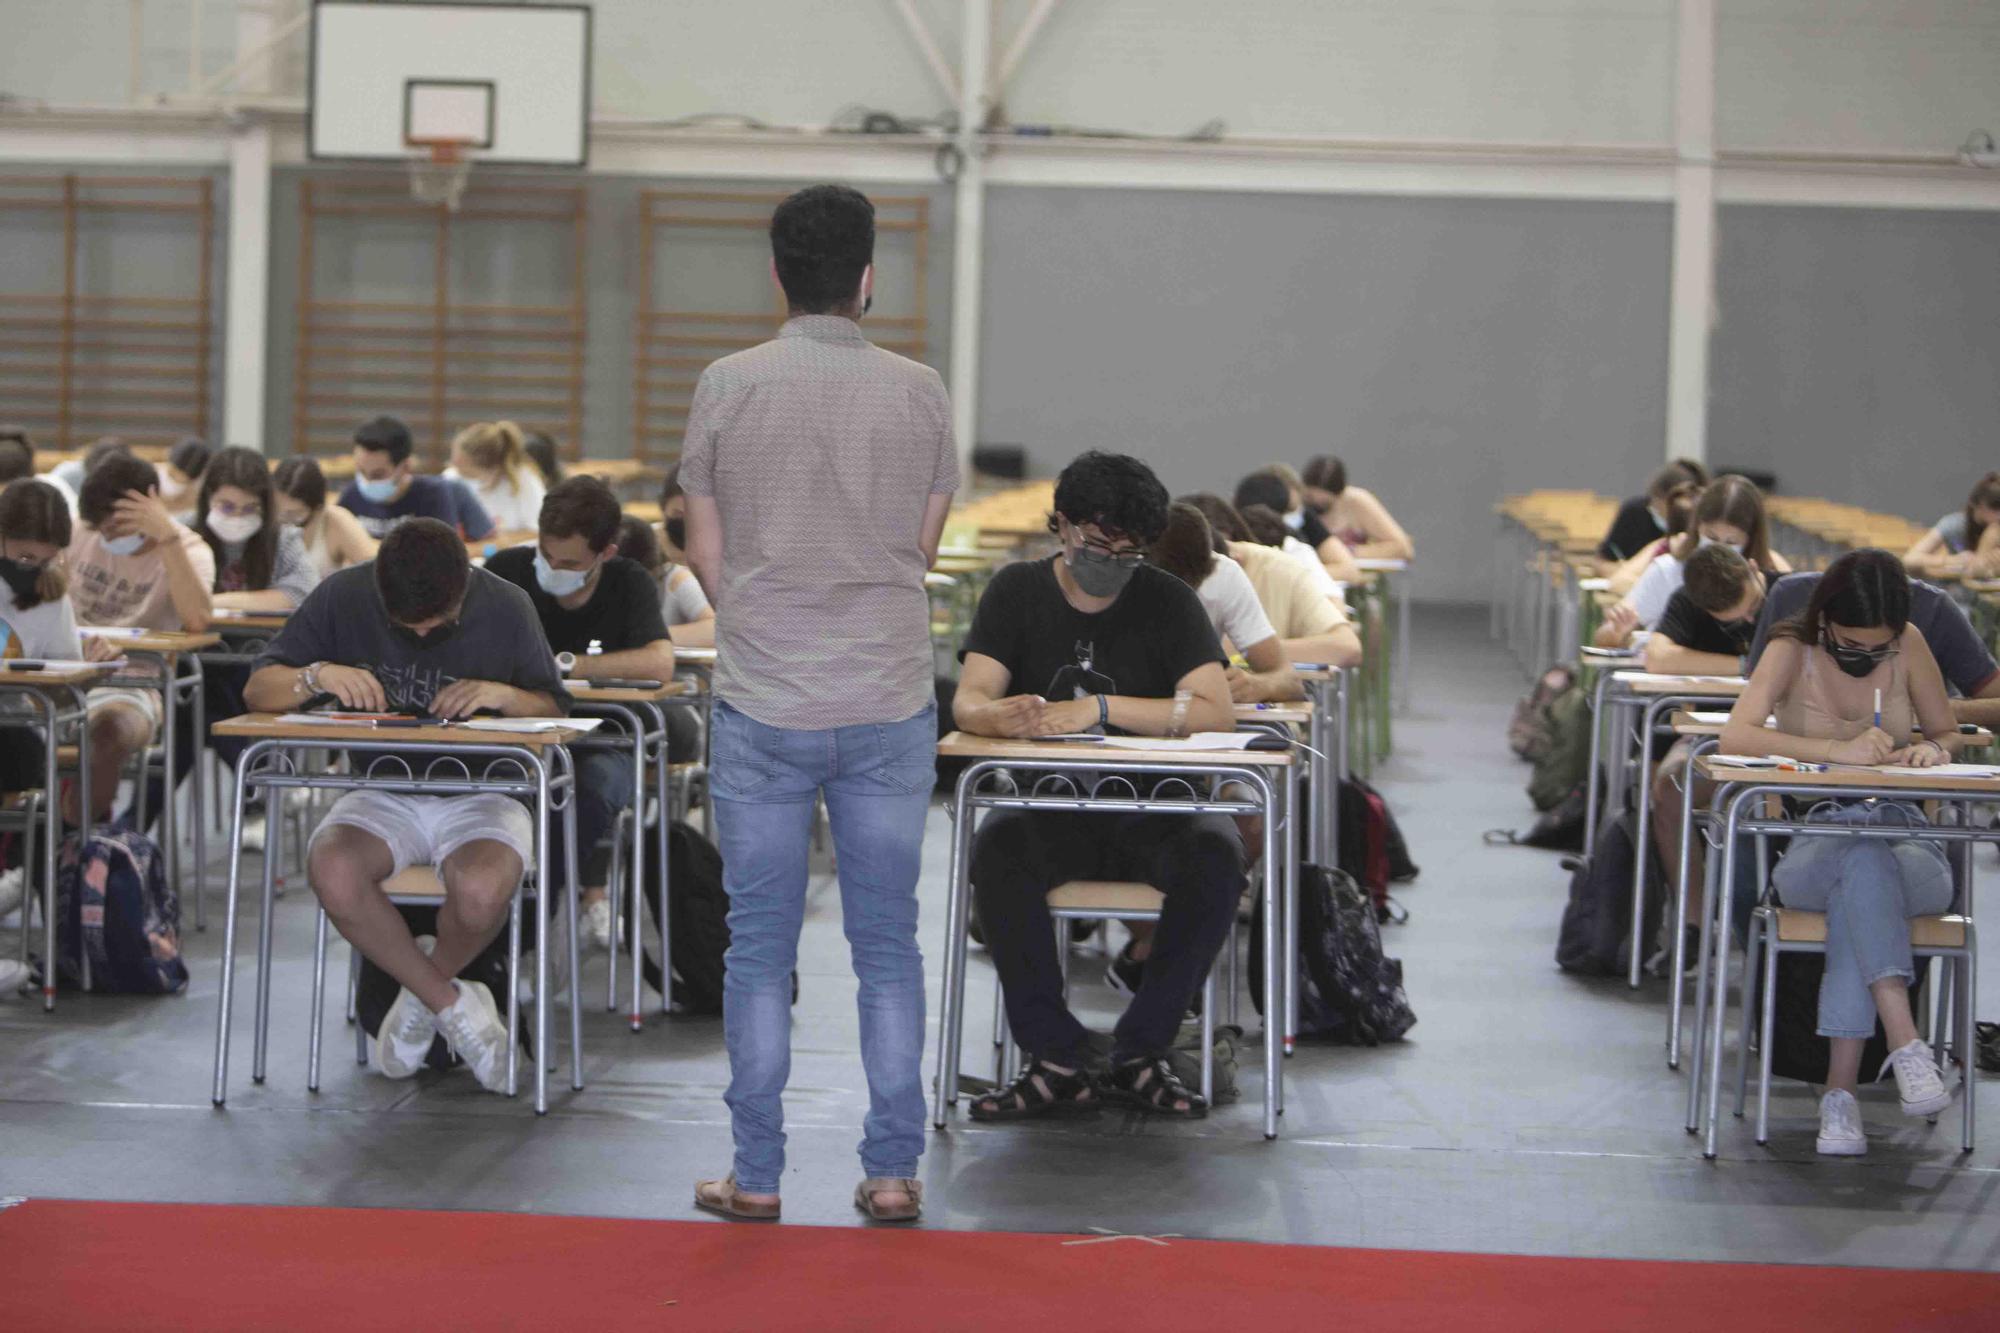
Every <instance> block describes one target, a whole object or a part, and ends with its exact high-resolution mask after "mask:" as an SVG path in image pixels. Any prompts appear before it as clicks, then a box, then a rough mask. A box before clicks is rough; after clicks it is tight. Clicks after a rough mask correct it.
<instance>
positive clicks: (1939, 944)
mask: <svg viewBox="0 0 2000 1333" xmlns="http://www.w3.org/2000/svg"><path fill="white" fill-rule="evenodd" d="M1967 924H1968V923H1967V921H1966V919H1965V918H1964V917H1962V916H1918V917H1911V918H1910V943H1911V945H1912V946H1914V947H1916V948H1919V949H1963V948H1964V947H1965V927H1966V925H1967ZM1778 939H1779V940H1780V941H1782V942H1783V943H1786V944H1824V943H1826V913H1824V912H1807V911H1803V910H1801V909H1798V908H1793V907H1780V908H1779V909H1778Z"/></svg>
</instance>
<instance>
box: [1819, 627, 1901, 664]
mask: <svg viewBox="0 0 2000 1333" xmlns="http://www.w3.org/2000/svg"><path fill="white" fill-rule="evenodd" d="M1822 637H1823V638H1824V639H1825V641H1826V646H1827V649H1828V650H1829V651H1836V652H1840V653H1843V654H1845V655H1847V656H1848V657H1852V658H1856V659H1859V658H1864V657H1865V658H1867V659H1868V660H1869V661H1871V662H1875V663H1878V664H1879V663H1882V662H1886V661H1888V660H1889V659H1890V658H1892V657H1894V656H1896V655H1897V654H1898V653H1900V652H1901V651H1902V646H1901V645H1900V644H1898V643H1896V642H1895V641H1893V640H1891V641H1890V642H1888V643H1885V644H1882V645H1880V646H1879V647H1875V648H1868V647H1863V646H1862V645H1861V644H1858V643H1846V642H1844V641H1842V640H1840V639H1837V638H1835V637H1834V635H1833V631H1831V630H1827V631H1825V632H1824V633H1823V635H1822Z"/></svg>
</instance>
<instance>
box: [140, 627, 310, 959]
mask: <svg viewBox="0 0 2000 1333" xmlns="http://www.w3.org/2000/svg"><path fill="white" fill-rule="evenodd" d="M188 664H189V665H190V666H191V667H192V668H193V674H192V676H191V679H192V680H193V681H194V686H193V688H192V689H191V690H189V692H188V703H189V704H190V705H192V707H193V708H194V762H193V763H192V764H190V765H189V766H188V777H189V778H190V779H192V780H191V781H190V782H189V783H188V816H189V820H188V822H189V823H191V824H193V825H194V928H195V929H196V930H207V929H208V819H207V816H206V815H205V814H204V802H203V801H202V790H201V787H202V783H201V776H202V768H203V764H202V759H203V757H204V756H205V755H207V753H208V691H207V679H206V677H205V676H204V675H203V671H202V665H201V659H200V658H199V657H190V658H189V659H188ZM168 774H169V776H168V778H167V784H168V790H167V804H168V806H169V807H171V806H172V804H173V799H174V797H173V777H172V769H171V767H170V768H169V769H168ZM284 795H285V793H284V789H283V788H279V789H278V790H277V798H278V808H277V809H276V810H273V809H271V792H270V791H268V790H267V791H266V792H265V793H264V822H265V823H266V824H267V825H268V824H271V823H274V822H276V820H277V819H278V817H279V816H280V815H281V814H282V813H283V812H284V804H285V801H284ZM268 845H269V846H271V847H276V846H277V845H278V844H277V843H276V842H275V841H272V842H270V843H269V844H268ZM269 854H270V853H267V855H269Z"/></svg>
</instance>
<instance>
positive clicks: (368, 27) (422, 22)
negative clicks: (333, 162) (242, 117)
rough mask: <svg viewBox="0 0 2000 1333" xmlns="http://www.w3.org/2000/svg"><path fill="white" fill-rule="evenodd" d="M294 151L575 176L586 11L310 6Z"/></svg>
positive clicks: (365, 3)
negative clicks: (467, 162)
mask: <svg viewBox="0 0 2000 1333" xmlns="http://www.w3.org/2000/svg"><path fill="white" fill-rule="evenodd" d="M310 69H311V80H310V92H309V95H308V106H309V112H308V116H307V130H306V145H307V151H308V153H309V155H310V156H312V157H314V158H319V159H350V160H360V161H409V160H410V159H411V158H412V157H413V156H414V155H417V154H421V153H423V152H425V151H426V150H427V149H428V148H430V147H431V146H432V145H436V144H441V143H444V144H451V145H453V146H454V147H455V148H460V149H463V150H464V151H465V152H466V153H468V154H469V155H470V156H471V157H472V158H473V159H475V160H477V161H478V162H480V163H482V164H503V165H527V166H563V167H580V166H582V165H584V162H585V159H586V158H587V157H588V156H589V152H590V6H588V5H581V4H475V3H459V2H458V0H447V2H446V3H403V2H402V0H314V4H313V12H312V57H311V62H310Z"/></svg>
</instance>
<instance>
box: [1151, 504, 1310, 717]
mask: <svg viewBox="0 0 2000 1333" xmlns="http://www.w3.org/2000/svg"><path fill="white" fill-rule="evenodd" d="M1215 548H1216V542H1215V535H1214V533H1212V532H1211V531H1210V530H1209V526H1208V520H1207V519H1206V518H1204V517H1202V512H1201V510H1199V509H1196V508H1195V507H1194V506H1193V505H1191V504H1188V503H1186V502H1185V501H1176V502H1175V503H1174V504H1173V505H1172V506H1170V507H1169V508H1168V510H1167V526H1166V528H1165V529H1164V530H1163V531H1162V532H1161V533H1160V535H1159V537H1158V538H1156V539H1155V540H1154V542H1153V544H1152V546H1151V548H1150V549H1148V551H1147V553H1146V557H1147V559H1149V560H1151V561H1152V562H1153V563H1154V564H1155V565H1156V566H1158V567H1159V568H1161V569H1164V570H1165V571H1166V572H1167V573H1169V574H1172V575H1173V576H1174V577H1175V578H1177V579H1179V580H1180V581H1181V582H1182V583H1185V584H1187V585H1188V587H1190V588H1193V589H1194V592H1195V596H1196V597H1199V598H1200V599H1201V608H1202V610H1204V611H1206V612H1208V619H1209V623H1210V624H1211V625H1213V626H1214V627H1215V632H1216V633H1218V634H1220V635H1221V636H1222V639H1223V646H1224V648H1225V649H1231V648H1233V649H1234V650H1235V651H1236V653H1237V654H1238V655H1239V656H1241V657H1242V659H1243V662H1244V665H1243V666H1242V667H1238V666H1235V665H1234V664H1231V666H1230V667H1229V669H1228V672H1227V675H1228V678H1229V697H1230V699H1231V700H1233V701H1234V702H1236V703H1239V704H1254V703H1280V702H1284V701H1288V700H1293V699H1303V698H1305V697H1306V690H1305V686H1304V685H1301V684H1300V683H1299V678H1298V675H1297V674H1296V673H1295V672H1293V670H1292V664H1291V663H1290V662H1289V661H1288V660H1286V658H1285V650H1284V647H1283V645H1282V644H1280V643H1279V642H1278V632H1277V631H1276V630H1275V629H1273V628H1272V627H1271V619H1270V617H1269V616H1267V615H1265V614H1264V606H1263V603H1261V602H1259V601H1258V600H1257V590H1256V589H1255V588H1254V587H1252V586H1251V584H1250V576H1249V575H1248V574H1245V573H1244V572H1243V566H1241V565H1239V564H1237V563H1236V562H1235V561H1234V560H1232V559H1230V558H1229V557H1228V556H1226V555H1222V554H1218V553H1217V551H1216V549H1215Z"/></svg>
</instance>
